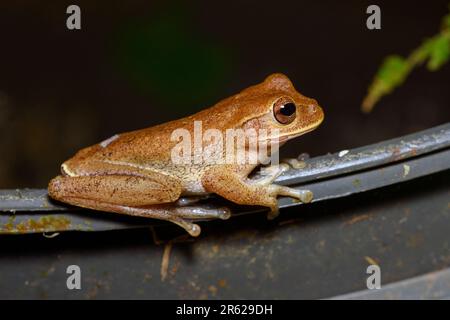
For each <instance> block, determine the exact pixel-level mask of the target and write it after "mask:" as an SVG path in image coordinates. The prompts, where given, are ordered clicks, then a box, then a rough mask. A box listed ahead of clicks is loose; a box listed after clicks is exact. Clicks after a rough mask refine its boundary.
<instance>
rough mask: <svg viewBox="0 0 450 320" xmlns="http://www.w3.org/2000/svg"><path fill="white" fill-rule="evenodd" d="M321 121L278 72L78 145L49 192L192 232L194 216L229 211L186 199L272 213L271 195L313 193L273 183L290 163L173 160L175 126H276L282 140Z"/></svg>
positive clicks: (312, 104) (317, 110)
mask: <svg viewBox="0 0 450 320" xmlns="http://www.w3.org/2000/svg"><path fill="white" fill-rule="evenodd" d="M323 119H324V114H323V111H322V109H321V107H320V106H319V105H318V103H317V101H316V100H314V99H310V98H307V97H305V96H303V95H301V94H300V93H298V92H297V91H296V90H295V88H294V86H293V85H292V83H291V81H290V80H289V79H288V78H287V77H286V76H285V75H283V74H272V75H270V76H269V77H267V78H266V79H265V80H264V82H262V83H260V84H257V85H254V86H251V87H249V88H247V89H245V90H243V91H241V92H240V93H238V94H236V95H234V96H231V97H229V98H227V99H225V100H222V101H220V102H218V103H217V104H215V105H214V106H212V107H210V108H208V109H205V110H203V111H200V112H198V113H196V114H194V115H191V116H188V117H185V118H182V119H179V120H175V121H171V122H168V123H165V124H161V125H157V126H154V127H150V128H147V129H142V130H137V131H132V132H127V133H122V134H117V135H115V136H113V137H111V138H109V139H107V140H105V141H103V142H101V143H98V144H96V145H93V146H90V147H87V148H85V149H82V150H81V151H79V152H78V153H77V154H76V155H75V156H74V157H73V158H71V159H69V160H67V161H66V162H64V163H63V164H62V166H61V173H62V174H61V175H60V176H57V177H56V178H54V179H52V180H51V181H50V183H49V186H48V192H49V195H50V197H52V198H54V199H56V200H59V201H62V202H66V203H69V204H72V205H76V206H80V207H84V208H89V209H94V210H101V211H108V212H115V213H121V214H127V215H134V216H142V217H149V218H156V219H162V220H167V221H171V222H173V223H176V224H177V225H179V226H181V227H182V228H184V229H185V230H186V231H187V232H189V234H191V235H192V236H198V235H199V234H200V227H199V226H198V225H197V224H195V223H194V221H195V220H199V219H205V218H222V219H227V218H228V217H229V216H230V212H229V210H228V209H222V208H217V209H205V208H201V207H198V206H197V207H196V206H195V205H192V201H190V200H186V199H189V197H191V199H195V197H198V196H202V195H205V194H211V193H214V194H217V195H220V196H222V197H223V198H226V199H228V200H230V201H232V202H235V203H237V204H242V205H259V206H265V207H268V208H270V213H269V215H268V217H269V218H274V217H275V216H276V215H277V214H278V204H277V196H288V197H293V198H295V199H298V200H300V201H302V202H309V201H311V199H312V193H311V192H310V191H307V190H296V189H293V188H289V187H286V186H279V185H275V184H272V182H273V181H274V180H275V179H276V178H277V177H278V176H279V175H280V174H282V173H283V172H284V171H285V170H286V169H288V168H289V167H288V166H287V165H285V164H281V165H275V166H271V167H268V168H266V170H265V171H264V176H262V177H261V178H259V179H250V178H249V177H248V175H249V174H250V173H251V172H252V171H253V170H254V169H255V168H256V167H257V166H258V165H259V163H244V164H237V163H211V162H209V163H207V164H203V163H191V164H188V163H185V164H175V163H174V162H173V161H172V156H173V155H172V151H173V148H174V147H175V146H176V145H177V141H174V140H173V139H172V134H173V132H174V130H177V129H180V128H182V129H185V130H187V131H188V132H192V131H193V130H194V129H193V124H194V122H196V121H197V122H198V121H201V123H202V126H203V129H205V130H206V129H208V128H214V129H216V130H219V132H223V133H224V134H225V131H226V130H227V129H249V128H256V129H261V128H263V129H276V130H275V132H277V136H271V135H269V136H267V140H274V139H277V140H278V141H279V145H282V144H283V143H284V142H286V141H287V140H289V139H292V138H295V137H298V136H300V135H302V134H304V133H307V132H309V131H311V130H313V129H315V128H316V127H317V126H318V125H319V124H320V123H321V122H322V121H323Z"/></svg>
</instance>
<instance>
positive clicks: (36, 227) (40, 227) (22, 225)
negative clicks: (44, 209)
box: [2, 215, 71, 233]
mask: <svg viewBox="0 0 450 320" xmlns="http://www.w3.org/2000/svg"><path fill="white" fill-rule="evenodd" d="M70 223H71V222H70V220H69V219H67V218H65V217H54V216H51V215H49V216H43V217H40V218H39V219H37V220H36V219H28V220H25V221H21V222H19V223H17V224H14V218H10V219H9V221H8V222H7V223H6V224H4V225H3V228H2V231H8V232H10V233H28V232H51V231H63V230H67V229H68V228H69V227H70Z"/></svg>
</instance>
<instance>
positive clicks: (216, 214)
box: [142, 204, 231, 237]
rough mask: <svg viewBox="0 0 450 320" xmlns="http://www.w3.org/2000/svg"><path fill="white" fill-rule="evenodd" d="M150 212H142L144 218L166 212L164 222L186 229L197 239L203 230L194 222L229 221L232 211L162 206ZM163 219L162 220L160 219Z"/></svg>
mask: <svg viewBox="0 0 450 320" xmlns="http://www.w3.org/2000/svg"><path fill="white" fill-rule="evenodd" d="M148 210H149V211H148V212H142V216H145V215H146V214H147V216H148V217H153V215H154V214H155V213H158V211H161V210H162V211H163V212H164V211H165V212H166V213H167V217H166V218H165V219H164V220H167V221H170V222H173V223H175V224H177V225H179V226H180V227H182V228H183V229H185V230H186V231H187V232H188V233H189V234H190V235H191V236H193V237H197V236H199V235H200V232H201V228H200V226H199V225H198V224H195V223H193V220H203V219H205V220H207V219H222V220H226V219H229V218H230V216H231V211H230V210H229V209H228V208H212V209H209V208H203V207H200V206H197V207H195V206H180V207H175V206H173V205H170V204H169V205H161V206H155V207H154V208H149V209H148ZM160 219H161V218H160Z"/></svg>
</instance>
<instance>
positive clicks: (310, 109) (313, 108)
mask: <svg viewBox="0 0 450 320" xmlns="http://www.w3.org/2000/svg"><path fill="white" fill-rule="evenodd" d="M307 110H308V113H310V114H313V113H316V112H317V110H318V108H317V106H316V105H315V104H309V105H308V106H307Z"/></svg>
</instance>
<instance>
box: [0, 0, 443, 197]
mask: <svg viewBox="0 0 450 320" xmlns="http://www.w3.org/2000/svg"><path fill="white" fill-rule="evenodd" d="M71 4H73V2H72V1H66V0H47V1H45V2H42V1H38V0H18V1H14V2H12V1H2V2H0V39H1V46H2V49H1V50H0V63H1V72H0V152H1V156H0V188H16V187H17V188H20V187H45V186H46V184H47V182H48V180H49V179H50V178H52V177H53V176H55V175H57V174H58V172H59V166H60V164H61V162H63V161H64V160H66V159H67V158H69V157H71V156H72V155H73V154H74V153H75V152H76V151H77V150H79V149H80V148H82V147H85V146H88V145H91V144H94V143H97V142H99V141H101V140H103V139H105V138H107V137H110V136H112V135H113V134H115V133H119V132H123V131H129V130H134V129H140V128H144V127H148V126H152V125H156V124H159V123H162V122H166V121H169V120H172V119H176V118H179V117H183V116H186V115H189V114H191V113H193V112H196V111H199V110H201V109H203V108H205V107H207V106H211V105H212V104H214V103H215V102H217V101H218V100H220V99H222V98H225V97H227V96H229V95H231V94H234V93H236V92H238V91H240V90H242V89H243V88H245V87H247V86H249V85H252V84H255V83H258V82H260V81H262V80H263V79H264V77H266V76H267V75H268V74H270V73H273V72H283V73H285V74H286V75H288V76H289V77H290V78H291V80H292V81H293V82H294V84H295V85H296V87H297V89H298V90H299V91H300V92H301V93H303V94H304V95H306V96H310V97H314V98H316V99H317V100H318V101H319V102H320V104H321V105H322V106H323V108H324V110H325V114H326V117H325V122H324V123H323V124H322V126H321V127H320V128H319V129H318V130H316V131H315V132H313V133H310V134H308V135H305V136H303V137H301V138H300V139H296V140H295V141H292V142H290V143H289V144H287V145H286V146H285V147H283V149H282V153H283V154H282V156H295V155H297V154H299V153H303V152H308V153H310V154H311V155H318V154H323V153H327V152H334V151H339V150H342V149H349V148H352V147H357V146H361V145H365V144H369V143H373V142H377V141H380V140H384V139H388V138H393V137H396V136H399V135H403V134H407V133H411V132H415V131H418V130H422V129H425V128H428V127H431V126H434V125H437V124H441V123H444V122H447V121H449V119H450V108H448V104H449V102H450V91H449V90H448V85H449V83H450V72H448V71H449V64H442V66H441V68H440V70H442V72H438V73H433V74H430V73H429V72H427V71H426V70H425V71H424V70H423V69H424V68H417V69H416V70H415V72H413V73H411V74H410V76H409V79H408V81H406V82H405V83H404V84H403V85H402V86H401V87H398V88H397V91H396V94H395V95H389V96H386V97H385V98H384V99H383V100H382V101H380V105H383V108H376V109H374V110H373V112H372V114H371V115H370V117H367V116H365V115H364V114H362V112H361V111H360V109H359V105H360V102H361V100H362V99H363V98H364V95H365V93H366V92H367V86H368V84H369V83H370V81H371V79H372V77H373V74H374V73H375V72H376V70H377V67H378V65H379V62H380V61H381V60H382V59H383V57H385V55H386V52H387V51H390V52H399V53H402V54H404V53H408V52H409V51H410V49H411V48H414V47H415V46H416V45H417V41H418V39H424V38H426V37H429V36H430V35H432V34H435V33H436V30H438V28H439V21H440V20H441V18H442V15H443V13H444V12H446V9H447V5H448V0H435V1H433V2H425V1H406V0H405V1H395V2H394V1H379V2H378V3H377V4H378V5H379V6H380V7H381V10H382V29H381V30H377V31H370V30H368V29H367V28H366V18H367V16H368V15H367V14H366V8H367V6H368V5H370V4H372V3H371V2H370V1H361V0H350V1H345V2H338V1H334V0H320V1H309V0H308V1H307V0H302V1H298V0H279V1H276V2H273V1H271V2H262V1H257V0H245V1H231V0H216V1H206V0H198V1H187V0H177V1H162V0H161V1H148V0H130V1H127V2H123V1H106V0H102V1H100V0H99V1H88V0H79V1H77V3H76V4H77V5H79V6H80V7H81V12H82V17H81V19H82V22H81V24H82V29H81V30H79V31H69V30H67V28H66V18H67V14H66V8H67V6H69V5H71ZM427 59H428V58H427ZM433 59H434V60H433ZM433 59H432V60H433V61H434V62H432V65H433V66H436V67H437V66H438V65H440V64H441V62H439V61H443V59H440V58H438V57H437V55H436V57H435V58H433ZM391 61H394V60H391ZM394 62H395V61H394ZM397 62H398V61H397ZM397 62H395V63H393V64H394V67H393V68H394V69H395V68H398V63H397ZM391 63H392V62H391ZM430 63H431V62H430ZM400 65H402V63H400ZM400 69H402V67H401V66H400ZM397 81H398V80H397ZM394 83H395V81H394Z"/></svg>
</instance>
